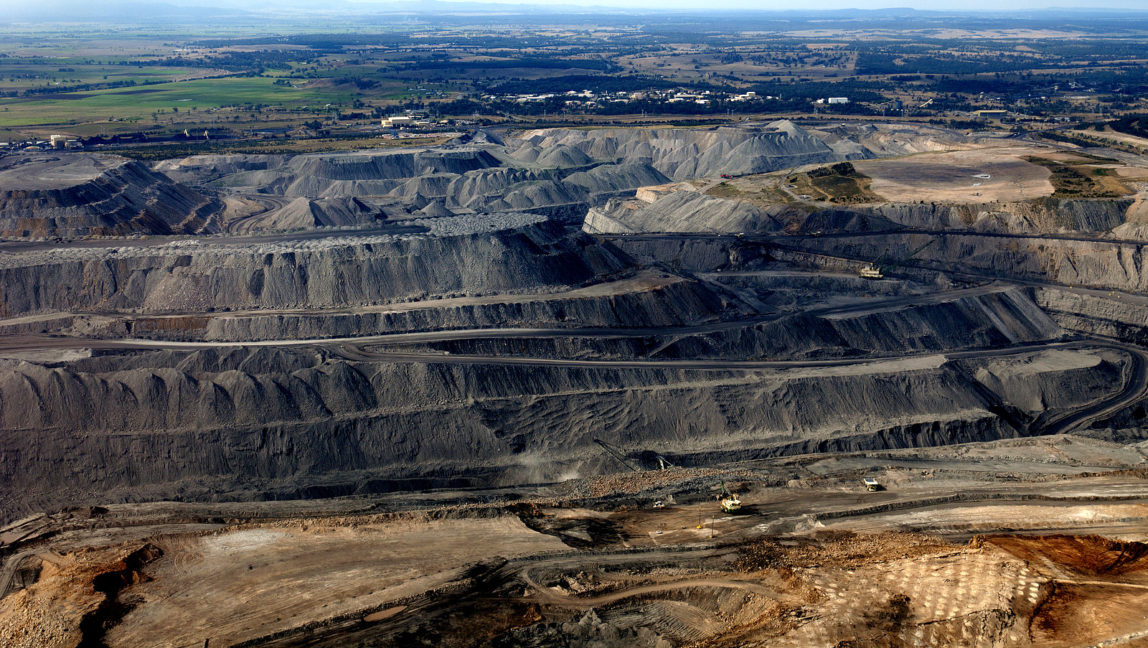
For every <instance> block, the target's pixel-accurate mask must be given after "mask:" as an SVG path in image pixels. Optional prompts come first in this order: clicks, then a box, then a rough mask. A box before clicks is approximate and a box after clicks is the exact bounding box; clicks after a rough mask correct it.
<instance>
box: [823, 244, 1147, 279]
mask: <svg viewBox="0 0 1148 648" xmlns="http://www.w3.org/2000/svg"><path fill="white" fill-rule="evenodd" d="M929 240H935V241H936V242H935V243H934V244H932V245H930V246H929V247H928V248H926V249H924V250H922V251H921V252H920V253H918V254H917V256H916V257H915V258H914V259H913V261H912V264H913V265H925V266H929V267H933V268H936V269H938V270H951V271H956V272H961V271H966V272H975V273H977V274H980V275H983V276H988V277H1001V278H1013V279H1033V280H1040V281H1050V282H1054V283H1059V284H1063V285H1066V286H1086V287H1094V288H1108V289H1118V290H1130V291H1133V292H1144V291H1145V290H1148V273H1145V271H1144V268H1145V261H1146V260H1148V259H1146V258H1145V244H1143V243H1129V242H1108V241H1100V240H1098V241H1090V240H1069V239H1056V238H1048V237H1040V236H1011V235H994V234H979V235H978V234H965V233H956V232H954V233H947V234H940V235H936V234H911V233H905V232H900V233H891V234H887V235H882V236H880V237H874V236H868V237H867V236H857V237H848V236H837V237H833V239H832V241H830V240H827V239H825V240H819V239H817V238H806V239H803V240H802V242H801V246H802V247H804V248H807V249H808V250H810V251H814V252H818V251H824V252H827V253H829V254H831V255H838V256H843V257H849V258H855V259H876V258H879V257H881V256H882V255H883V254H885V253H886V251H888V254H889V255H891V256H897V255H903V254H907V253H908V252H909V251H910V250H913V249H916V248H917V247H920V246H922V245H924V244H925V243H926V242H928V241H929Z"/></svg>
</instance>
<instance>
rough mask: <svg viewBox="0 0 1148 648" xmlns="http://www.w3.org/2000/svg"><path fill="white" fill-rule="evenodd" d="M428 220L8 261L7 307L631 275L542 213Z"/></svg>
mask: <svg viewBox="0 0 1148 648" xmlns="http://www.w3.org/2000/svg"><path fill="white" fill-rule="evenodd" d="M422 222H424V223H426V224H427V226H428V227H430V228H431V233H430V234H426V235H422V234H410V235H399V236H396V235H378V236H360V237H346V238H336V237H331V238H325V239H321V240H316V241H299V242H290V243H268V244H250V245H244V246H236V245H222V244H221V245H213V244H211V243H203V244H199V245H194V246H190V245H179V246H175V245H172V246H158V247H156V246H153V247H121V248H117V249H114V250H108V249H90V250H89V249H65V250H52V251H50V252H35V253H28V254H11V255H5V257H4V258H3V259H2V260H0V261H2V262H0V285H3V286H4V291H3V293H2V295H0V300H2V301H0V312H2V313H4V314H6V315H17V314H20V313H28V312H35V311H44V310H58V311H74V310H79V311H88V312H90V311H117V310H123V309H127V310H142V311H145V312H175V313H180V312H203V311H206V310H209V309H216V310H222V309H225V308H232V309H237V308H308V307H313V308H324V307H334V306H346V305H356V304H371V303H382V302H392V301H413V300H417V299H423V298H428V297H433V296H460V295H476V294H490V293H497V292H516V291H521V292H529V291H537V290H540V289H543V288H546V287H552V288H555V287H567V286H578V285H582V284H585V283H589V282H591V281H595V280H597V278H598V277H599V276H600V275H616V274H617V273H620V272H623V271H627V270H628V269H629V268H630V261H629V260H628V259H627V258H626V257H625V255H623V254H622V253H621V252H619V251H618V250H617V249H616V248H614V247H612V246H610V245H609V244H604V243H599V242H597V241H595V240H593V239H591V238H590V237H588V236H584V235H574V236H570V235H568V234H567V232H566V231H565V230H564V229H563V228H562V227H561V226H559V225H557V224H554V223H549V222H543V221H542V219H541V217H539V216H534V215H529V214H499V215H494V216H485V217H480V216H469V217H455V218H447V219H437V220H431V221H422Z"/></svg>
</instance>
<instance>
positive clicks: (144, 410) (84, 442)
mask: <svg viewBox="0 0 1148 648" xmlns="http://www.w3.org/2000/svg"><path fill="white" fill-rule="evenodd" d="M971 381H972V379H971V378H970V377H968V376H967V375H966V372H965V371H963V370H962V371H954V370H952V369H951V368H950V367H948V366H947V365H941V366H935V365H922V366H919V367H907V366H903V365H891V366H889V367H888V368H882V366H880V365H878V366H873V367H871V368H869V369H865V370H861V371H859V372H854V373H851V374H844V375H821V376H817V375H812V374H805V373H802V372H781V373H778V372H744V371H740V372H739V371H734V372H728V371H687V370H671V369H664V370H658V369H597V368H594V369H591V368H568V367H542V366H536V367H531V366H499V365H482V364H478V365H463V364H422V363H404V362H378V363H371V362H348V361H344V360H339V359H336V358H332V357H328V356H326V355H325V354H323V353H321V352H317V351H305V350H301V351H297V352H288V351H284V350H276V349H254V350H247V351H243V350H238V349H231V350H229V349H220V350H210V351H199V352H167V351H163V352H150V353H135V354H127V355H109V356H97V357H92V358H89V359H83V360H76V361H72V362H66V363H62V364H54V365H44V364H37V363H29V362H17V361H4V362H3V364H2V365H0V453H2V454H3V456H4V457H5V461H4V462H2V463H0V510H2V511H3V513H2V514H0V517H4V518H6V519H11V518H13V517H18V516H19V515H20V514H21V513H23V512H24V511H27V510H28V509H29V508H48V509H50V508H53V507H56V506H60V505H62V504H63V503H65V502H67V503H70V504H80V503H84V502H89V501H93V500H99V501H101V502H106V501H109V500H118V499H125V498H132V499H138V498H201V499H202V498H206V497H211V493H221V494H223V496H224V497H227V498H234V497H282V496H299V495H301V494H308V493H309V494H312V495H314V494H316V493H327V494H337V493H350V492H354V491H356V490H358V491H370V490H379V489H384V490H385V489H390V488H395V487H397V486H398V485H399V484H401V483H402V480H405V479H421V480H423V481H422V482H420V483H424V484H434V483H436V481H435V480H442V481H443V483H445V482H446V480H448V479H453V480H456V481H455V482H453V483H458V481H459V480H461V481H463V482H468V481H469V482H470V483H474V484H502V483H521V481H523V480H528V479H532V480H536V481H544V480H552V479H556V478H557V477H558V476H559V475H562V474H569V473H571V472H572V471H577V470H579V469H582V468H589V469H594V470H596V469H598V468H599V467H600V462H601V459H600V457H599V455H600V453H598V452H596V451H594V450H593V448H594V446H593V439H594V438H603V439H605V440H607V441H608V442H613V443H617V444H619V445H622V446H623V447H624V448H626V449H632V450H639V449H653V450H656V451H658V452H660V453H662V454H667V455H668V456H671V457H672V458H676V459H675V461H676V462H677V463H682V464H686V465H689V464H690V463H691V462H692V461H708V460H710V459H712V458H714V457H716V456H717V455H720V454H721V453H725V452H728V453H736V454H738V456H743V457H744V456H761V455H768V454H776V453H787V452H806V451H815V450H833V449H842V450H844V449H864V448H880V447H903V446H910V445H930V444H937V443H951V442H959V441H962V440H974V439H978V440H984V439H991V438H999V437H1001V436H1013V435H1015V431H1013V430H1011V429H1010V428H1008V427H1007V426H1004V427H1002V425H1003V424H1002V423H1001V422H1000V420H999V419H997V418H996V417H995V416H992V415H990V414H989V413H988V411H987V409H986V408H987V407H989V406H990V405H991V403H988V402H986V401H985V400H984V399H985V395H984V390H983V387H982V386H976V385H974V384H973V383H972V382H971ZM683 412H689V413H690V415H689V416H683V415H682V414H683ZM691 457H696V459H691Z"/></svg>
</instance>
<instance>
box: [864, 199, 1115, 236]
mask: <svg viewBox="0 0 1148 648" xmlns="http://www.w3.org/2000/svg"><path fill="white" fill-rule="evenodd" d="M1132 204H1133V201H1132V200H1131V199H1117V200H1064V199H1056V198H1045V199H1042V200H1033V201H1027V202H1016V203H990V204H987V205H975V204H967V205H966V204H949V203H931V204H906V203H890V204H885V205H877V206H874V207H862V208H857V209H856V210H855V211H857V212H859V213H863V214H873V215H875V216H879V217H881V218H884V219H887V220H889V221H891V222H893V223H897V224H899V225H904V226H906V227H915V228H921V229H976V230H981V231H986V232H1008V233H1013V234H1054V233H1063V232H1108V231H1111V230H1113V229H1115V228H1116V227H1118V226H1120V225H1122V224H1124V222H1125V216H1126V214H1127V213H1128V210H1129V208H1130V207H1131V206H1132Z"/></svg>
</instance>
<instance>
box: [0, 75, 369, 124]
mask: <svg viewBox="0 0 1148 648" xmlns="http://www.w3.org/2000/svg"><path fill="white" fill-rule="evenodd" d="M274 81H275V80H274V79H271V78H268V77H227V78H221V79H199V80H195V81H179V82H170V83H162V84H156V85H150V86H134V87H130V88H114V89H110V90H98V91H94V92H76V93H67V94H63V95H53V96H40V97H36V96H33V97H21V98H18V99H0V127H19V126H38V125H48V124H74V123H84V122H91V121H103V120H107V119H111V118H115V119H117V120H129V119H134V118H149V119H150V117H151V115H152V113H154V112H158V111H160V110H163V111H165V112H169V113H170V112H172V111H173V109H178V110H179V112H186V111H190V110H191V109H193V108H194V109H196V110H197V111H198V110H206V109H210V108H221V107H224V106H237V105H243V104H263V105H267V106H272V105H274V106H285V107H294V108H298V107H303V106H312V107H318V108H321V107H323V106H325V105H326V104H328V103H330V104H336V105H338V104H341V103H349V102H351V101H353V100H354V99H355V97H356V95H355V93H353V92H351V91H350V90H343V89H341V88H293V87H291V86H284V85H275V83H274Z"/></svg>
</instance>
